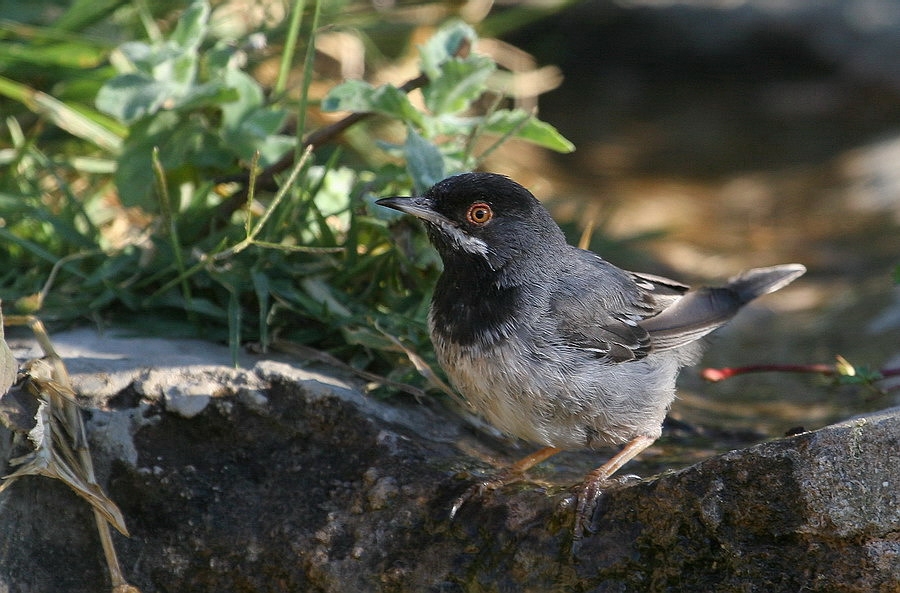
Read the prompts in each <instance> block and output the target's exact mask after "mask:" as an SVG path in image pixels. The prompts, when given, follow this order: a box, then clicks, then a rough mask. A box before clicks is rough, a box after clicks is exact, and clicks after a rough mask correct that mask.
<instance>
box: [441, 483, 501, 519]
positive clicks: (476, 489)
mask: <svg viewBox="0 0 900 593" xmlns="http://www.w3.org/2000/svg"><path fill="white" fill-rule="evenodd" d="M502 485H503V482H502V481H501V480H485V481H483V482H476V483H475V484H472V485H471V486H469V487H468V488H466V491H465V492H463V493H462V494H460V495H459V496H458V497H457V498H456V500H455V501H453V506H451V507H450V520H451V521H452V520H453V519H454V518H456V513H458V512H459V509H461V508H462V506H463V505H464V504H466V503H467V502H469V501H470V500H472V499H473V498H480V497H481V496H484V494H485V493H486V492H489V491H491V490H494V489H496V488H499V487H500V486H502Z"/></svg>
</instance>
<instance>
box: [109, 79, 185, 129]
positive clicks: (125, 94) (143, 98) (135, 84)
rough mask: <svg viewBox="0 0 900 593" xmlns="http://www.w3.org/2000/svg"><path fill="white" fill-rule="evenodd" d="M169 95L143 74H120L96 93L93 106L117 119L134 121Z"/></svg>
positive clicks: (162, 86) (159, 85)
mask: <svg viewBox="0 0 900 593" xmlns="http://www.w3.org/2000/svg"><path fill="white" fill-rule="evenodd" d="M168 97H169V93H168V89H167V88H166V86H165V85H164V84H162V83H160V82H157V81H156V80H153V79H152V78H150V77H149V76H147V75H146V74H137V73H133V74H123V75H121V76H116V77H115V78H112V79H111V80H109V81H108V82H107V83H106V84H104V85H103V86H102V87H101V88H100V92H98V93H97V98H96V100H95V104H96V106H97V109H99V110H100V111H102V112H103V113H106V114H108V115H111V116H113V117H115V118H116V119H118V120H119V121H122V122H125V123H128V124H130V123H134V122H136V121H137V120H139V119H141V118H143V117H147V116H148V115H153V114H154V113H156V112H157V111H159V109H160V108H161V107H162V106H163V104H165V101H166V99H167V98H168Z"/></svg>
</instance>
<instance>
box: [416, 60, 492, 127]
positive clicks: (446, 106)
mask: <svg viewBox="0 0 900 593" xmlns="http://www.w3.org/2000/svg"><path fill="white" fill-rule="evenodd" d="M495 68H496V66H495V65H494V62H493V60H491V59H490V58H487V57H485V56H475V55H473V56H470V57H468V58H466V59H465V60H463V59H459V58H453V59H450V60H447V61H446V62H444V64H443V65H442V66H441V68H440V75H439V76H438V77H436V78H432V79H431V82H430V83H429V84H428V85H427V86H426V87H425V88H423V89H422V94H423V95H424V96H425V105H426V106H427V107H428V109H429V110H430V111H431V112H432V113H434V114H438V115H439V114H444V113H458V112H460V111H463V110H465V109H467V108H468V107H469V105H471V104H472V101H474V100H475V99H477V98H478V97H480V96H481V95H482V94H483V93H484V88H485V87H484V83H485V81H486V80H487V79H488V77H489V76H490V75H491V74H492V73H493V72H494V70H495Z"/></svg>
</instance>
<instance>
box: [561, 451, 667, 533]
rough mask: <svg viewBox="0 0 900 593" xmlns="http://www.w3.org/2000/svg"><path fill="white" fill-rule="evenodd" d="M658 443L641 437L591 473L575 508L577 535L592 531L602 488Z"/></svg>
mask: <svg viewBox="0 0 900 593" xmlns="http://www.w3.org/2000/svg"><path fill="white" fill-rule="evenodd" d="M654 441H656V439H655V438H653V437H648V436H639V437H635V438H633V439H632V440H630V441H628V443H627V444H626V445H625V446H624V447H622V450H621V451H619V452H618V453H616V454H615V455H613V456H612V457H611V458H610V460H609V461H607V462H606V463H604V464H603V465H601V466H600V467H598V468H597V469H595V470H594V471H592V472H590V473H589V474H588V475H587V476H585V478H584V482H583V484H582V485H581V492H579V494H578V504H577V505H576V507H575V534H576V537H578V535H579V534H580V533H584V532H588V531H591V522H592V521H591V520H592V518H593V514H594V507H595V506H596V504H597V499H598V498H599V497H600V494H602V490H601V488H602V487H603V486H604V485H605V484H606V483H607V482H608V481H609V478H610V477H611V476H612V475H613V474H614V473H616V472H617V471H618V470H619V469H620V468H621V467H622V466H623V465H625V464H626V463H628V462H629V461H631V460H632V459H634V458H635V457H637V456H638V454H640V452H641V451H643V450H644V449H646V448H647V447H649V446H650V445H652V444H653V443H654Z"/></svg>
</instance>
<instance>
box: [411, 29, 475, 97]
mask: <svg viewBox="0 0 900 593" xmlns="http://www.w3.org/2000/svg"><path fill="white" fill-rule="evenodd" d="M477 40H478V35H477V34H476V33H475V29H473V28H472V27H470V26H469V25H467V24H466V23H464V22H463V21H459V20H456V21H451V22H449V23H447V24H446V25H444V26H443V27H441V29H440V30H439V31H438V32H437V33H435V34H434V35H433V36H432V37H431V38H430V39H429V40H428V41H426V42H425V43H424V44H423V45H421V46H419V57H420V59H421V63H422V72H424V73H425V74H426V75H427V76H428V79H429V80H431V81H432V82H434V81H436V80H437V79H439V78H440V77H441V66H442V65H443V64H444V62H446V61H448V60H450V59H451V58H453V57H455V56H457V55H461V54H463V53H465V52H461V51H460V48H463V47H465V46H468V47H472V46H473V45H475V42H476V41H477Z"/></svg>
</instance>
